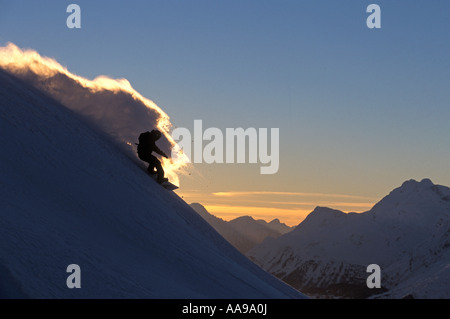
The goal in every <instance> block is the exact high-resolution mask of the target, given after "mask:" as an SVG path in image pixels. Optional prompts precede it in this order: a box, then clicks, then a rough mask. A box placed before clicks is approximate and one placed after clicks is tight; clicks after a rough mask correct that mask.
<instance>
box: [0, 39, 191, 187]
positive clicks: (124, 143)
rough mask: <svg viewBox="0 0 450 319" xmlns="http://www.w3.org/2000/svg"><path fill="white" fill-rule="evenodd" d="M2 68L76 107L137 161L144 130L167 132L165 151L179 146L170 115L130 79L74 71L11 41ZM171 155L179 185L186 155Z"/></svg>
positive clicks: (171, 171)
mask: <svg viewBox="0 0 450 319" xmlns="http://www.w3.org/2000/svg"><path fill="white" fill-rule="evenodd" d="M0 68H3V69H5V70H7V71H8V72H10V73H12V74H14V75H16V76H17V77H18V78H20V79H22V80H24V81H25V82H26V83H28V84H29V85H31V86H33V87H35V88H37V89H39V90H40V91H42V92H45V93H46V94H48V95H49V96H50V97H51V98H53V99H55V100H56V101H57V102H59V103H61V104H62V105H64V106H65V107H67V108H69V109H70V110H72V111H74V112H75V113H76V114H77V115H78V116H80V117H82V118H83V120H84V122H85V123H89V125H92V126H93V127H94V128H95V129H96V130H97V131H99V132H101V133H102V134H103V135H104V136H105V137H108V138H109V139H111V141H114V142H115V143H116V146H118V147H120V148H121V149H122V152H125V153H126V154H127V155H128V156H129V157H130V158H134V159H137V156H136V149H135V145H134V143H135V142H137V137H138V136H139V133H141V132H145V131H147V130H151V129H153V128H158V129H159V130H160V131H161V132H162V133H163V137H162V138H161V140H160V141H158V143H159V144H158V145H159V147H160V148H161V149H162V150H163V151H164V152H166V154H170V153H171V149H172V147H173V145H175V142H174V141H173V139H172V137H171V136H170V134H169V130H170V127H171V123H170V120H169V116H168V115H167V114H166V113H165V112H163V110H162V109H161V108H159V107H158V106H157V105H156V104H155V103H153V102H152V101H150V100H149V99H147V98H145V97H143V96H142V95H141V94H139V92H137V91H136V90H134V89H133V88H132V86H131V84H130V83H129V82H128V81H127V80H126V79H117V80H116V79H111V78H108V77H106V76H99V77H97V78H95V79H94V80H89V79H86V78H83V77H81V76H78V75H75V74H73V73H71V72H69V71H68V70H67V68H65V67H63V66H62V65H61V64H59V63H58V62H57V61H55V60H53V59H50V58H47V57H43V56H41V55H39V53H37V52H36V51H33V50H21V49H20V48H18V47H17V46H15V45H14V44H12V43H9V44H8V45H7V46H6V47H0ZM172 155H173V156H175V158H174V159H172V161H169V160H166V159H163V161H164V167H165V171H166V174H167V175H169V178H170V180H171V181H174V182H175V183H176V184H178V176H177V174H178V173H180V169H181V168H183V167H184V166H185V165H186V157H185V156H184V155H183V154H182V153H176V152H173V154H172Z"/></svg>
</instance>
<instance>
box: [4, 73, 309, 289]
mask: <svg viewBox="0 0 450 319" xmlns="http://www.w3.org/2000/svg"><path fill="white" fill-rule="evenodd" d="M47 93H48V92H47ZM67 94H69V93H67ZM108 97H109V95H108ZM0 145H1V146H2V152H0V202H1V210H0V278H1V280H0V297H1V298H10V297H14V298H302V297H304V296H303V295H302V294H300V293H298V292H297V291H296V290H294V289H292V288H291V287H289V286H287V285H286V284H284V283H283V282H281V281H280V280H278V279H276V278H275V277H273V276H272V275H269V274H268V273H266V272H264V271H263V270H261V269H260V268H259V267H257V266H256V265H254V264H253V263H252V262H250V261H249V260H248V259H247V258H246V257H245V256H243V255H241V254H240V253H239V252H238V251H237V250H236V249H234V248H233V247H232V246H231V245H230V244H229V243H228V242H226V241H225V240H224V239H223V238H222V237H221V236H219V235H218V234H217V233H216V232H215V231H214V230H213V228H212V227H211V226H209V225H208V224H207V223H206V222H205V221H204V220H203V219H202V218H201V217H200V216H198V214H197V213H195V212H194V210H193V209H192V208H191V207H190V206H189V205H188V204H186V203H185V202H184V201H183V200H182V199H180V198H179V197H178V196H177V195H176V194H175V193H173V192H169V191H167V190H165V189H163V188H162V187H160V186H159V185H157V184H156V183H155V182H154V181H153V180H151V179H150V178H149V177H148V176H147V175H146V173H145V172H144V170H143V169H142V167H141V166H140V163H139V162H138V161H135V160H133V158H130V157H129V156H128V155H127V154H125V153H124V152H123V150H122V149H120V148H119V147H117V145H116V144H115V143H111V141H110V140H108V139H107V138H105V135H104V134H100V133H99V132H98V131H96V130H94V129H93V127H92V126H91V125H87V124H86V122H85V121H84V120H83V118H82V117H81V116H79V114H76V113H74V112H73V111H71V110H69V109H68V108H66V107H65V106H63V105H62V104H60V102H57V101H56V100H54V99H52V98H51V97H49V96H48V95H47V94H44V93H42V92H41V91H38V90H36V89H34V88H32V87H31V86H29V85H28V84H26V83H25V82H23V81H22V80H19V79H17V78H15V77H14V76H12V75H10V74H8V73H6V72H4V71H2V70H1V69H0ZM69 264H78V265H79V266H80V268H81V289H69V288H68V287H67V286H66V279H67V277H68V276H69V275H70V274H69V273H67V272H66V268H67V266H68V265H69Z"/></svg>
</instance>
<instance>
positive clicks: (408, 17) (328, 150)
mask: <svg viewBox="0 0 450 319" xmlns="http://www.w3.org/2000/svg"><path fill="white" fill-rule="evenodd" d="M71 3H75V4H78V5H79V6H80V8H81V28H80V29H69V28H68V27H67V25H66V19H67V17H68V16H69V14H70V13H67V12H66V9H67V6H68V5H69V4H71ZM371 3H376V4H378V5H379V6H380V8H381V28H380V29H369V28H368V27H367V24H366V19H367V17H368V16H369V15H370V13H367V12H366V8H367V6H368V5H369V4H371ZM449 17H450V2H448V1H445V0H434V1H431V2H430V1H406V0H398V1H377V0H372V1H361V0H345V1H331V0H328V1H325V0H323V1H312V0H310V1H300V0H296V1H291V0H283V1H279V0H258V1H256V0H241V1H234V0H227V1H210V0H209V1H207V0H204V1H197V0H195V1H191V0H187V1H171V0H164V1H132V0H131V1H126V2H125V1H78V0H73V1H61V0H53V1H21V0H18V1H1V0H0V45H2V46H4V45H5V44H6V43H8V42H13V43H14V44H16V45H17V46H19V47H21V48H31V49H34V50H36V51H38V52H39V53H40V54H41V55H44V56H49V57H52V58H54V59H56V60H57V61H58V62H59V63H61V64H63V65H64V66H66V67H67V68H68V69H69V71H71V72H73V73H75V74H77V75H80V76H83V77H86V78H90V79H93V78H95V77H96V76H98V75H107V76H110V77H113V78H126V79H128V80H129V81H130V83H131V85H132V86H133V87H134V88H135V89H136V90H137V91H138V92H140V93H141V94H142V95H143V96H145V97H146V98H148V99H151V100H152V101H154V102H155V103H156V104H157V105H158V106H159V107H160V108H161V109H162V110H164V112H166V113H167V114H168V115H169V116H170V118H171V122H172V124H173V125H174V127H185V128H188V129H190V130H192V131H193V127H194V120H202V123H203V127H204V128H205V129H206V128H209V127H216V128H219V129H221V130H223V131H224V132H225V129H226V128H238V127H243V128H279V132H280V136H279V152H280V153H279V170H278V172H277V173H276V174H271V175H262V174H260V166H261V163H257V164H230V163H228V164H227V163H224V164H206V163H203V164H198V163H194V164H192V165H191V167H190V168H189V170H188V174H187V175H182V176H180V189H179V190H178V191H177V193H178V194H179V195H180V196H182V197H183V198H184V199H185V200H186V201H187V202H188V203H191V202H200V203H202V204H203V205H205V206H206V208H207V209H208V210H209V211H210V212H211V213H213V214H214V215H216V216H219V217H222V218H224V219H227V220H228V219H231V218H234V217H237V216H242V215H251V216H254V217H255V218H263V219H266V220H271V219H273V218H279V219H280V220H281V221H282V222H285V223H287V224H290V225H296V224H298V223H299V222H300V221H301V220H302V219H303V218H304V217H305V215H306V214H307V213H309V212H311V211H312V210H313V209H314V207H315V206H328V207H331V208H336V209H341V210H343V211H346V212H349V211H356V212H362V211H367V210H369V209H370V208H371V206H372V205H373V204H374V203H376V202H377V201H379V200H380V199H381V198H382V197H383V196H385V195H387V194H388V193H389V192H390V191H391V190H392V189H393V188H396V187H398V186H400V185H401V184H402V183H403V182H404V181H406V180H409V179H416V180H421V179H423V178H430V179H431V180H432V181H433V182H434V183H436V184H442V185H446V186H450V170H449V169H448V163H449V159H450V147H449V140H450V139H449V137H450V125H448V123H449V122H450V89H449V86H450V42H449V38H448V33H449V31H450V19H449Z"/></svg>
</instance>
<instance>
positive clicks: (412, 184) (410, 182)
mask: <svg viewBox="0 0 450 319" xmlns="http://www.w3.org/2000/svg"><path fill="white" fill-rule="evenodd" d="M433 186H434V183H433V182H432V181H431V180H430V179H429V178H424V179H422V180H421V181H420V182H418V181H416V180H415V179H410V180H408V181H406V182H404V183H403V184H402V186H401V187H400V188H412V187H421V188H430V187H433Z"/></svg>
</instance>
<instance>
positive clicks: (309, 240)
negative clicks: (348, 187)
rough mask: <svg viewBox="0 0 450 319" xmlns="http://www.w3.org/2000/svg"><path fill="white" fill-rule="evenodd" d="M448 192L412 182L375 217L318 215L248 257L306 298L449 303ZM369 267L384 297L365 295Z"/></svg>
mask: <svg viewBox="0 0 450 319" xmlns="http://www.w3.org/2000/svg"><path fill="white" fill-rule="evenodd" d="M449 234H450V189H449V188H447V187H444V186H439V185H434V184H433V183H432V182H431V181H430V180H429V179H424V180H422V181H421V182H417V181H414V180H410V181H407V182H405V183H404V184H403V185H402V186H401V187H399V188H397V189H395V190H393V191H392V192H391V193H390V194H389V195H388V196H386V197H385V198H383V199H382V200H381V201H380V202H379V203H378V204H376V205H375V206H374V207H373V208H372V209H371V210H370V211H368V212H366V213H362V214H355V213H350V214H345V213H343V212H341V211H337V210H332V209H330V208H324V207H317V208H316V209H315V210H314V211H313V212H312V213H311V214H310V215H308V217H307V218H306V219H305V220H304V221H303V222H302V223H301V224H300V225H298V226H297V227H296V228H295V229H294V230H293V231H292V232H291V233H288V234H286V235H284V236H282V237H280V238H278V239H276V240H266V241H265V242H263V243H262V244H261V245H259V246H257V247H255V248H254V249H253V250H251V251H250V252H249V253H248V256H249V257H250V258H251V259H253V260H254V261H256V262H257V263H258V264H260V265H261V266H262V267H263V268H264V269H266V270H268V271H269V272H271V273H273V274H276V275H277V276H278V277H280V278H282V279H283V280H285V281H286V282H288V283H290V284H291V285H293V286H294V287H296V288H299V289H302V291H305V292H310V293H317V294H325V295H326V294H328V295H330V296H331V295H337V296H339V295H340V296H348V297H355V296H356V297H363V296H368V295H370V294H381V293H384V292H385V291H386V290H389V291H388V292H386V293H385V294H384V295H383V296H384V297H394V298H401V297H404V296H408V295H411V296H414V297H416V298H448V297H450V288H449V287H450V249H449V248H450V238H449ZM369 264H378V265H380V267H381V269H382V278H383V279H382V289H381V290H369V289H367V288H366V279H367V277H368V275H369V274H368V273H366V268H367V266H368V265H369Z"/></svg>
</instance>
